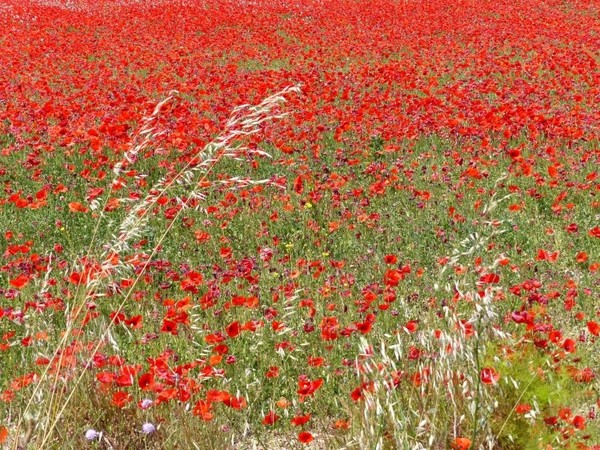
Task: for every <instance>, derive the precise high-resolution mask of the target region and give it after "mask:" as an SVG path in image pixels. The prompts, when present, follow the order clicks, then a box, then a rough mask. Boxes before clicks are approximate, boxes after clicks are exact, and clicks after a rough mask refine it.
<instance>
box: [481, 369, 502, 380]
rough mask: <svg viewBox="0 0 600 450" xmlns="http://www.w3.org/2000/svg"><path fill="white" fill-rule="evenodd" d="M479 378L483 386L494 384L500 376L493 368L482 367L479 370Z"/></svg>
mask: <svg viewBox="0 0 600 450" xmlns="http://www.w3.org/2000/svg"><path fill="white" fill-rule="evenodd" d="M480 377H481V382H482V383H483V384H496V383H497V382H498V380H499V379H500V374H499V373H498V372H497V371H496V369H494V368H493V367H484V368H483V369H481V374H480Z"/></svg>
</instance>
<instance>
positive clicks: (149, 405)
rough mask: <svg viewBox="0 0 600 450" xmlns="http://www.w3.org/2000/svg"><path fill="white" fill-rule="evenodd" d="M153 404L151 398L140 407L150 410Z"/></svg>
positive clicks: (143, 401) (140, 404)
mask: <svg viewBox="0 0 600 450" xmlns="http://www.w3.org/2000/svg"><path fill="white" fill-rule="evenodd" d="M153 403H154V402H153V401H152V400H150V399H149V398H145V399H143V400H141V401H140V403H139V406H140V408H142V409H148V408H150V407H151V406H152V404H153Z"/></svg>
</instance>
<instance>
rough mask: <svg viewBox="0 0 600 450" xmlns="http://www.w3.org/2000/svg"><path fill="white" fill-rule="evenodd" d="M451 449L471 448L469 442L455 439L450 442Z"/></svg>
mask: <svg viewBox="0 0 600 450" xmlns="http://www.w3.org/2000/svg"><path fill="white" fill-rule="evenodd" d="M452 448H453V449H456V450H469V449H470V448H471V440H470V439H469V438H464V437H459V438H456V439H454V441H453V442H452Z"/></svg>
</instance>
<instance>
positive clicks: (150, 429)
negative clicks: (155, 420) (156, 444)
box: [142, 422, 156, 435]
mask: <svg viewBox="0 0 600 450" xmlns="http://www.w3.org/2000/svg"><path fill="white" fill-rule="evenodd" d="M155 431H156V427H155V426H154V424H152V423H150V422H146V423H145V424H144V425H142V433H144V434H146V435H149V434H152V433H154V432H155Z"/></svg>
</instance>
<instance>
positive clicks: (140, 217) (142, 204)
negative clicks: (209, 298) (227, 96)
mask: <svg viewBox="0 0 600 450" xmlns="http://www.w3.org/2000/svg"><path fill="white" fill-rule="evenodd" d="M299 92H300V88H299V87H298V86H290V87H287V88H285V89H283V90H282V91H280V92H278V93H276V94H274V95H272V96H269V97H267V98H265V99H264V100H263V101H262V102H261V103H260V104H258V105H247V104H246V105H241V106H238V107H236V108H235V109H234V110H233V112H232V114H231V116H230V118H229V120H228V121H227V123H226V125H225V128H224V130H223V132H222V133H221V134H220V135H219V136H218V137H216V138H215V139H214V140H213V141H211V142H210V143H208V144H207V145H206V146H205V147H203V148H201V149H199V150H198V152H197V153H196V155H195V156H194V157H193V158H192V159H191V161H190V162H188V163H187V164H186V165H185V167H183V169H181V170H180V171H179V172H178V173H176V174H175V175H174V176H171V177H164V178H162V179H161V180H159V181H158V182H157V183H156V184H155V185H154V186H153V187H152V188H151V189H150V190H149V191H148V193H147V195H146V196H145V197H144V198H143V199H141V200H140V201H138V202H137V203H136V204H135V205H133V207H132V208H131V209H130V211H129V212H128V214H127V216H126V217H125V218H124V220H123V221H122V222H121V223H120V225H119V226H118V229H117V232H116V233H115V235H114V236H113V238H112V239H111V241H110V242H108V243H107V244H105V245H104V246H102V252H101V253H100V255H99V257H98V260H100V261H101V262H100V263H98V264H94V265H91V267H90V264H89V263H88V261H89V260H90V255H91V254H92V250H93V248H94V241H95V238H96V236H97V232H98V229H99V225H100V220H101V219H102V217H103V214H102V211H103V210H104V206H105V205H106V203H107V202H108V199H109V197H110V193H109V194H108V196H107V197H106V200H105V204H104V205H103V207H102V208H101V209H100V211H101V213H100V219H99V220H98V222H97V223H96V226H95V229H94V233H93V236H92V243H90V246H89V248H88V252H87V255H86V258H84V267H83V268H82V270H84V271H85V273H86V276H85V280H84V282H83V283H81V284H80V285H79V286H78V289H77V292H76V295H75V298H76V299H77V298H80V299H81V300H80V301H79V302H78V303H77V305H75V306H74V307H73V308H72V309H71V311H73V313H72V314H71V317H70V318H69V321H68V323H67V329H66V330H65V332H64V333H63V336H62V339H61V341H60V344H59V346H58V347H57V349H56V351H55V353H54V356H53V360H54V359H56V358H57V357H58V361H57V365H55V370H56V376H55V377H54V380H53V386H52V394H51V398H50V399H49V401H47V402H46V404H47V405H46V408H45V409H46V411H45V414H43V415H42V416H43V417H45V418H46V423H45V424H44V425H45V426H44V431H43V435H42V437H41V443H40V448H44V446H45V445H46V443H47V442H48V440H49V439H50V438H51V436H52V434H53V432H54V429H55V427H56V424H57V423H58V421H59V420H60V417H61V416H62V413H63V412H64V410H65V408H66V407H67V405H68V404H69V402H70V400H71V398H72V396H73V394H74V393H75V390H76V389H77V387H78V386H79V384H80V383H81V381H82V379H83V376H84V375H85V373H86V371H87V369H88V367H89V366H90V365H91V363H92V360H93V357H94V355H95V354H96V353H97V351H98V350H99V349H100V347H101V345H102V342H103V341H104V340H105V339H106V338H107V337H108V336H109V334H110V329H111V328H112V325H113V324H114V321H113V320H111V321H110V322H109V323H108V324H107V325H106V327H105V328H104V330H103V331H102V332H101V335H100V336H99V337H98V343H97V344H96V345H95V347H94V348H93V349H92V351H91V355H90V356H89V359H88V361H87V362H86V363H85V364H84V366H83V370H82V371H81V373H80V374H79V376H78V377H77V378H76V381H75V382H74V383H73V384H72V385H70V392H69V394H68V395H67V397H66V399H64V401H61V400H62V397H61V396H60V395H55V392H58V389H57V384H58V381H59V376H60V369H61V368H62V366H63V361H62V355H63V351H64V349H65V348H66V343H67V342H68V340H69V339H70V337H71V336H72V335H73V331H74V329H75V327H76V325H77V322H78V319H79V317H80V316H81V313H82V311H83V310H84V307H85V305H86V304H87V303H88V302H90V301H93V300H94V299H97V298H100V297H103V296H104V294H103V292H102V288H103V287H105V286H106V284H107V283H109V282H110V281H111V280H113V279H115V278H117V277H120V276H121V275H123V274H124V273H132V272H133V273H136V277H135V279H134V281H133V283H132V285H131V286H130V287H129V289H128V291H127V292H126V293H124V295H123V298H122V301H121V302H120V304H119V305H118V306H117V308H116V310H115V311H114V312H115V316H116V315H118V314H119V313H120V312H121V311H122V309H123V307H124V306H125V304H126V302H127V301H128V299H129V298H130V296H131V294H132V292H133V291H134V289H135V287H136V285H137V283H138V282H139V280H140V279H141V277H142V276H143V274H144V272H145V270H146V269H147V267H148V265H149V264H150V262H151V261H152V259H153V257H154V256H155V255H156V253H157V252H158V249H159V248H160V247H161V244H162V243H163V241H164V240H165V238H166V237H167V235H168V234H169V232H170V230H171V228H172V227H173V224H174V223H175V222H176V220H177V218H178V217H179V216H180V214H181V212H182V211H183V210H184V208H186V207H187V206H188V204H189V202H190V201H191V200H192V199H196V200H204V198H205V196H204V194H203V190H205V189H206V188H207V187H210V186H216V185H217V184H220V185H225V186H226V187H228V188H235V187H240V186H248V185H254V184H265V183H270V180H251V179H246V178H238V177H233V178H230V179H228V180H220V181H218V182H216V183H208V182H207V178H208V176H209V175H210V173H211V172H212V170H213V169H214V167H215V166H216V165H217V164H218V163H219V162H220V161H221V160H223V159H225V158H230V159H231V158H233V159H242V158H243V157H245V158H248V157H249V156H251V155H257V154H259V155H265V156H268V154H266V153H265V152H262V151H260V150H257V149H250V148H248V147H245V146H242V145H241V144H240V139H243V138H246V137H248V136H251V135H253V134H256V133H258V132H259V131H260V130H261V126H262V124H263V123H265V122H268V121H271V120H275V119H278V118H282V117H284V116H285V115H287V114H285V113H276V112H274V109H275V108H276V107H277V106H279V105H281V104H282V103H284V102H285V100H286V99H285V97H286V96H287V95H289V94H291V93H299ZM173 95H174V93H171V95H170V96H169V97H167V98H166V99H165V100H163V101H162V102H160V103H159V104H158V105H157V106H156V108H155V109H154V112H153V114H152V115H151V116H149V117H148V118H146V119H144V125H143V126H142V128H141V129H140V131H139V132H138V133H137V134H136V136H135V138H134V144H132V146H131V149H130V150H129V151H127V152H126V153H125V155H124V159H123V160H122V161H120V162H119V163H117V164H116V165H115V168H114V174H115V181H116V180H117V179H118V177H119V176H120V174H121V173H122V171H123V170H124V169H125V168H126V167H129V165H131V164H133V163H135V161H136V160H137V155H138V153H139V152H140V151H141V150H142V149H144V148H145V147H147V146H148V145H149V144H150V142H151V141H152V139H153V138H154V137H156V136H158V135H160V134H162V133H160V132H154V130H155V129H154V126H153V123H154V122H155V120H156V118H157V117H158V114H159V112H160V110H161V108H162V106H163V105H164V104H165V103H166V102H168V101H169V100H171V98H172V97H173ZM138 139H139V143H136V142H137V140H138ZM113 186H114V183H113ZM176 187H179V188H184V189H188V191H187V195H186V196H185V199H183V198H181V197H180V198H179V203H180V205H181V208H180V209H179V210H178V212H177V213H176V215H175V217H174V219H173V220H172V221H171V222H170V224H169V225H168V226H167V228H166V229H165V231H164V232H163V233H162V235H161V236H160V237H159V239H158V241H157V243H156V245H155V246H154V248H153V249H152V251H151V254H150V255H149V256H148V258H147V259H146V261H145V262H144V264H143V266H142V267H141V269H139V270H136V269H135V267H134V266H133V265H132V263H131V262H130V261H127V260H126V258H124V255H125V254H126V253H127V252H128V251H130V249H131V248H130V243H131V242H132V241H133V240H134V239H136V238H139V237H140V236H142V235H143V234H144V232H145V231H146V229H147V226H148V219H149V213H150V212H151V211H152V209H153V207H154V206H155V205H156V204H157V202H158V200H159V199H160V198H161V197H164V196H166V195H167V193H170V192H171V191H172V190H173V189H174V188H176ZM112 190H113V189H112V186H111V193H112ZM98 206H99V205H98V204H94V205H92V207H93V208H94V209H98ZM80 288H81V289H83V291H84V294H83V295H79V289H80ZM50 367H52V363H51V364H48V366H47V368H46V370H45V371H44V372H43V373H42V375H41V376H40V377H39V380H38V382H37V384H36V386H35V389H34V392H33V394H32V396H31V398H30V399H29V402H28V403H27V405H26V408H25V410H24V412H23V414H22V417H25V415H26V414H27V413H28V411H29V409H30V407H31V406H32V403H33V400H34V398H36V395H37V394H38V391H39V390H40V389H41V386H42V383H43V381H44V379H45V378H46V377H47V376H48V372H49V370H50ZM56 408H58V410H55V409H56ZM22 417H21V419H20V420H19V422H18V424H17V430H18V429H19V428H20V425H21V421H22Z"/></svg>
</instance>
